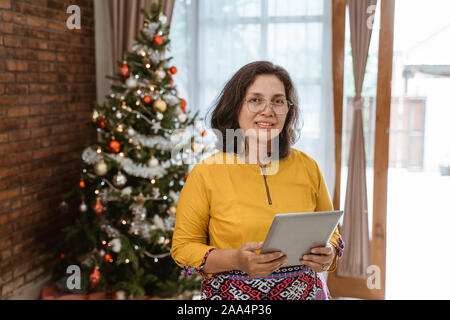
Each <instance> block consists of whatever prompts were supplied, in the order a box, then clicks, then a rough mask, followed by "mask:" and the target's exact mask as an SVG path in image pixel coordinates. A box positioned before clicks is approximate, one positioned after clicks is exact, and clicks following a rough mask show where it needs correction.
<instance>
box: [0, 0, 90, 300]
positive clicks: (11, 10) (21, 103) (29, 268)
mask: <svg viewBox="0 0 450 320" xmlns="http://www.w3.org/2000/svg"><path fill="white" fill-rule="evenodd" d="M72 4H75V5H78V6H79V7H80V9H81V29H80V30H69V29H67V27H66V20H67V18H68V17H69V16H70V14H67V13H66V9H67V7H68V5H72ZM93 18H94V13H93V0H66V1H63V0H0V298H3V299H5V298H8V297H11V296H13V295H14V294H16V293H17V292H19V291H20V289H21V288H23V287H24V286H27V285H29V284H30V283H33V282H36V281H38V280H39V279H42V278H43V277H46V276H48V275H49V274H50V272H51V269H52V265H53V264H54V263H55V261H56V260H55V259H56V257H55V255H54V254H53V251H52V248H53V247H54V244H55V242H56V241H58V239H60V237H61V234H60V233H59V232H58V231H59V230H60V228H61V226H63V225H65V224H68V223H71V221H72V218H73V216H74V213H73V212H72V213H69V214H66V215H65V214H62V213H61V212H59V211H58V205H59V203H60V202H61V199H62V197H61V196H62V194H63V193H64V192H66V191H68V190H69V189H71V188H73V187H74V186H75V185H76V184H77V182H78V178H79V175H80V171H81V161H78V160H74V159H73V158H72V157H73V154H74V153H75V152H78V151H80V150H82V148H83V146H85V145H86V143H88V141H89V140H94V139H95V132H92V131H93V130H92V129H89V128H87V126H86V122H88V121H90V113H91V111H92V107H93V101H95V99H96V97H95V48H94V41H95V39H94V19H93Z"/></svg>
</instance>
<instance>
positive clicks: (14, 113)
mask: <svg viewBox="0 0 450 320" xmlns="http://www.w3.org/2000/svg"><path fill="white" fill-rule="evenodd" d="M29 113H30V109H29V107H13V108H9V109H8V117H9V118H17V117H25V116H28V114H29Z"/></svg>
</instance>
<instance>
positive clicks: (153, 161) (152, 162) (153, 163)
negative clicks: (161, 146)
mask: <svg viewBox="0 0 450 320" xmlns="http://www.w3.org/2000/svg"><path fill="white" fill-rule="evenodd" d="M148 165H149V166H150V167H152V168H155V167H157V166H158V165H159V161H158V159H156V158H155V157H152V158H151V159H150V160H149V161H148Z"/></svg>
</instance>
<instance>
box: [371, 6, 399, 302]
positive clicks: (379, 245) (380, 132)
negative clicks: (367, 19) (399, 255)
mask: <svg viewBox="0 0 450 320" xmlns="http://www.w3.org/2000/svg"><path fill="white" fill-rule="evenodd" d="M394 11H395V0H381V16H380V40H379V41H380V43H379V49H378V78H377V105H376V108H377V109H376V113H375V114H376V116H375V150H374V180H373V223H372V226H373V227H372V243H371V251H372V264H373V265H376V266H378V267H379V268H380V271H381V288H380V291H381V292H380V295H381V296H382V297H383V298H384V297H385V294H386V291H385V282H386V215H387V184H388V169H389V124H390V115H391V80H392V59H393V40H394Z"/></svg>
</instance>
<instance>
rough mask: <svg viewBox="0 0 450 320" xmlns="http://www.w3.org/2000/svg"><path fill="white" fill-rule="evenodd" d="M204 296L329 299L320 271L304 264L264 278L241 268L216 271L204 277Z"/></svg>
mask: <svg viewBox="0 0 450 320" xmlns="http://www.w3.org/2000/svg"><path fill="white" fill-rule="evenodd" d="M201 299H202V300H330V299H331V296H330V292H329V291H328V287H327V285H326V282H325V279H324V278H323V275H322V274H321V273H317V272H315V271H313V270H312V269H310V268H309V267H307V266H304V265H298V266H291V267H283V268H280V269H278V270H276V271H275V272H274V273H272V274H270V275H268V276H267V277H264V278H251V277H250V276H249V275H248V274H246V273H245V272H242V271H238V270H233V271H227V272H223V273H216V274H214V276H212V277H211V278H209V279H203V281H202V293H201Z"/></svg>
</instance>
